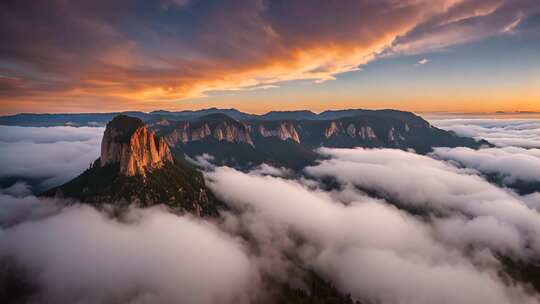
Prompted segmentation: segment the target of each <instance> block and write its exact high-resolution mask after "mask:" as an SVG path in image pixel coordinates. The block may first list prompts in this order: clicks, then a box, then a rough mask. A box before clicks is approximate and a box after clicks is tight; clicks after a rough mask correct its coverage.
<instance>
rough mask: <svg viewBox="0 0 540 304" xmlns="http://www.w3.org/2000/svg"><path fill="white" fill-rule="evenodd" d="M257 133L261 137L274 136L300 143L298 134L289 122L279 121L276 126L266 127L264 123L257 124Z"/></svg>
mask: <svg viewBox="0 0 540 304" xmlns="http://www.w3.org/2000/svg"><path fill="white" fill-rule="evenodd" d="M259 133H260V134H261V136H263V137H271V136H276V137H279V139H281V140H287V139H291V140H293V141H295V142H297V143H300V136H299V135H298V132H297V131H296V128H295V127H294V124H292V123H291V122H287V121H284V122H281V123H280V124H279V125H278V126H277V128H268V127H265V126H264V125H260V126H259Z"/></svg>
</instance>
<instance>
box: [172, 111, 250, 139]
mask: <svg viewBox="0 0 540 304" xmlns="http://www.w3.org/2000/svg"><path fill="white" fill-rule="evenodd" d="M216 116H217V115H216ZM219 118H221V119H219ZM163 137H164V139H165V141H167V143H168V144H169V145H170V146H175V145H177V144H179V143H183V144H185V143H189V142H193V141H201V140H204V139H209V138H213V139H215V140H217V141H225V142H230V143H245V144H248V145H251V146H253V141H252V140H251V136H250V135H249V131H248V129H247V127H246V125H244V124H243V123H240V122H238V121H235V120H233V119H231V118H223V117H218V118H213V119H212V118H211V119H209V120H208V121H205V122H193V123H190V122H188V121H182V122H179V123H177V124H176V125H175V126H174V129H173V130H172V131H171V132H169V133H167V134H165V135H164V136H163Z"/></svg>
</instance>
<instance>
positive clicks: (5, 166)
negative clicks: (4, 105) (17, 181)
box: [0, 126, 104, 191]
mask: <svg viewBox="0 0 540 304" xmlns="http://www.w3.org/2000/svg"><path fill="white" fill-rule="evenodd" d="M103 130H104V129H103V128H87V127H83V128H73V127H48V128H35V127H12V126H0V154H1V155H2V157H0V168H1V170H0V178H6V177H17V178H22V179H35V180H38V181H39V182H38V184H37V185H36V186H37V188H36V189H34V190H35V191H43V190H46V189H48V188H50V187H53V186H57V185H59V184H62V183H64V182H67V181H69V180H70V179H72V178H73V177H75V176H77V175H79V174H80V173H81V172H82V171H84V170H85V169H86V168H88V167H89V165H90V164H91V163H92V162H93V161H94V160H96V159H97V158H98V157H99V153H100V147H101V137H102V136H103Z"/></svg>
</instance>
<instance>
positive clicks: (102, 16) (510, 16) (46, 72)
mask: <svg viewBox="0 0 540 304" xmlns="http://www.w3.org/2000/svg"><path fill="white" fill-rule="evenodd" d="M178 3H181V5H179V4H178ZM539 7H540V5H539V4H538V2H537V1H535V0H436V1H433V0H430V1H427V0H417V1H407V0H399V1H396V0H383V1H364V0H362V1H348V0H340V1H322V0H320V1H315V2H314V1H281V0H256V1H251V0H235V1H227V2H226V3H225V2H223V3H215V2H212V1H201V0H199V1H135V2H134V1H116V2H115V4H114V5H112V6H111V5H110V2H109V1H93V2H92V3H91V4H90V3H87V2H85V1H69V2H62V1H53V2H47V3H35V2H33V1H16V2H5V3H3V4H2V6H1V7H0V11H2V18H1V20H2V23H1V24H0V25H1V26H0V45H1V47H0V58H1V59H2V61H3V62H5V63H6V64H5V68H4V69H3V71H2V75H0V88H1V90H0V94H1V95H0V98H2V101H3V102H4V103H8V105H6V106H9V107H10V108H14V107H15V106H17V108H18V109H19V111H20V109H21V108H24V109H32V108H33V109H35V108H38V107H39V106H42V105H43V104H48V105H49V106H51V105H55V106H59V107H61V109H63V110H64V111H65V109H77V108H81V107H85V106H89V105H93V106H94V107H95V104H96V103H97V104H98V105H99V106H101V107H103V108H104V107H107V108H109V109H119V108H122V106H125V105H126V104H130V105H131V106H135V107H137V108H145V109H148V108H152V106H151V105H152V103H148V101H153V102H160V104H161V105H163V104H167V102H171V101H174V100H178V99H182V98H186V97H198V96H203V95H204V94H205V92H208V91H213V90H237V89H248V90H251V89H254V88H257V87H263V88H266V87H268V86H269V85H271V84H273V83H277V82H280V81H287V80H296V79H308V80H313V81H317V82H320V81H325V80H329V79H333V78H334V76H335V75H336V74H339V73H343V72H348V71H353V70H356V69H358V67H359V66H360V65H362V64H365V63H367V62H369V61H371V60H373V59H375V58H377V57H378V56H380V55H381V54H384V55H394V54H401V53H406V54H411V53H422V52H426V51H433V50H439V49H441V48H446V47H449V46H452V45H455V44H459V43H465V42H469V41H476V40H480V39H483V38H486V37H491V36H493V35H498V34H501V33H506V32H509V31H514V30H515V29H516V28H517V27H518V25H519V24H520V21H521V20H522V19H524V18H526V17H528V16H529V15H532V14H534V13H535V12H537V11H538V8H539ZM329 12H331V13H329ZM42 24H47V26H41V25H42ZM28 29H32V30H28ZM158 46H159V47H158ZM53 101H54V103H53ZM144 101H145V102H144ZM49 110H50V108H49Z"/></svg>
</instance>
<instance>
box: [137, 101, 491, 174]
mask: <svg viewBox="0 0 540 304" xmlns="http://www.w3.org/2000/svg"><path fill="white" fill-rule="evenodd" d="M308 113H311V112H305V111H302V112H300V113H297V112H271V113H268V114H265V115H263V116H261V117H262V118H261V117H258V118H256V119H235V118H233V117H230V116H228V115H225V114H222V113H213V114H208V115H204V116H199V117H197V118H193V119H184V118H182V117H175V118H164V117H159V118H155V119H152V120H148V121H147V122H146V124H147V126H149V128H151V129H153V130H154V131H155V132H156V134H157V135H159V136H161V137H163V138H164V140H165V141H166V142H167V143H168V145H169V147H171V149H172V152H173V154H175V155H176V156H177V157H181V156H182V155H184V154H185V155H188V156H190V157H195V156H197V155H201V154H204V153H207V154H209V155H211V156H212V157H213V158H214V161H215V162H216V163H217V164H224V165H229V166H236V167H240V168H244V167H249V166H253V165H258V164H261V163H263V162H265V163H269V164H272V165H275V166H284V167H288V168H292V169H301V168H303V167H305V166H306V165H309V164H311V163H312V162H313V161H315V160H316V159H317V158H318V157H319V155H318V154H317V152H316V151H315V149H316V148H318V147H335V148H354V147H368V148H397V149H403V150H414V151H416V152H418V153H428V152H430V151H431V150H432V148H433V147H458V146H463V147H471V148H478V147H480V146H482V145H489V143H488V142H486V141H476V140H474V139H472V138H466V137H459V136H457V135H456V134H454V133H452V132H448V131H444V130H441V129H438V128H436V127H433V126H432V125H430V124H429V123H428V122H427V121H426V120H424V119H422V118H421V117H419V116H417V115H415V114H413V113H410V112H402V111H395V110H379V111H370V110H344V111H327V112H323V113H321V114H314V113H311V114H308ZM270 117H272V119H270ZM278 117H287V118H286V119H285V118H278ZM291 117H293V118H295V119H291ZM323 117H326V118H324V119H323Z"/></svg>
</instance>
